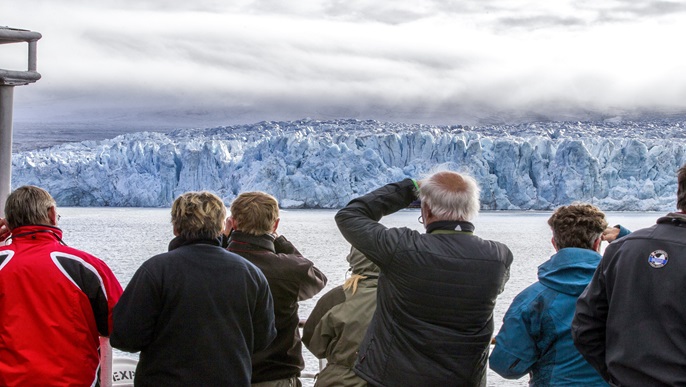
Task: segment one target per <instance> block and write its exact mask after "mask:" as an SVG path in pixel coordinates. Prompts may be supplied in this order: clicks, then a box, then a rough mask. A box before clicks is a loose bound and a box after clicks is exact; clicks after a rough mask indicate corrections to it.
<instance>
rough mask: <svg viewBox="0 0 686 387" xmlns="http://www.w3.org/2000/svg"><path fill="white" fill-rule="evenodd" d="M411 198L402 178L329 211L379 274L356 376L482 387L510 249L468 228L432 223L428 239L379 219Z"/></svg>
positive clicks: (410, 186)
mask: <svg viewBox="0 0 686 387" xmlns="http://www.w3.org/2000/svg"><path fill="white" fill-rule="evenodd" d="M416 199H417V198H416V196H415V186H414V183H413V181H412V180H410V179H406V180H403V181H401V182H398V183H393V184H388V185H386V186H384V187H381V188H379V189H377V190H375V191H373V192H371V193H369V194H367V195H364V196H362V197H360V198H357V199H354V200H353V201H351V202H350V203H349V204H348V205H347V206H346V207H345V208H343V209H342V210H340V211H339V212H338V213H337V214H336V223H337V224H338V228H339V229H340V231H341V233H342V234H343V236H344V237H345V238H346V239H347V240H348V242H349V243H350V244H351V245H353V246H355V248H357V249H358V250H360V251H361V252H362V253H363V254H364V255H365V256H367V258H369V259H370V260H371V261H373V262H374V263H376V264H377V265H378V266H379V267H380V268H381V274H380V276H379V287H378V295H377V308H376V312H375V313H374V317H373V318H372V322H371V323H370V325H369V329H368V330H367V334H366V336H365V338H364V340H363V341H362V344H361V345H360V354H359V357H358V362H357V365H356V366H355V372H356V373H357V374H358V375H360V376H361V377H362V378H363V379H365V380H367V382H369V384H372V385H377V386H389V387H390V386H393V387H395V386H481V385H484V386H485V383H486V364H487V360H488V348H489V343H490V341H491V337H492V335H493V308H494V307H495V301H496V298H497V296H498V294H499V293H500V292H502V290H503V288H504V286H505V282H506V281H507V279H508V276H509V268H510V264H511V263H512V252H511V251H510V249H508V248H507V246H505V245H504V244H502V243H499V242H494V241H489V240H484V239H481V238H479V237H478V236H476V235H474V233H473V230H474V226H473V225H472V224H471V223H469V222H458V221H454V222H453V221H446V222H433V223H431V224H430V225H428V226H427V233H426V234H423V233H420V232H418V231H415V230H412V229H409V228H406V227H400V228H388V227H386V226H384V225H383V224H381V223H379V220H380V219H381V218H382V217H383V216H384V215H389V214H392V213H394V212H397V211H399V210H401V209H404V208H407V207H408V206H409V205H410V204H411V203H412V202H413V201H415V200H416Z"/></svg>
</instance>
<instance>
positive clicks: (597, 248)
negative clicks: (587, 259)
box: [593, 234, 603, 252]
mask: <svg viewBox="0 0 686 387" xmlns="http://www.w3.org/2000/svg"><path fill="white" fill-rule="evenodd" d="M602 241H603V237H602V234H601V236H599V237H598V238H596V240H595V241H593V251H597V252H600V243H601V242H602Z"/></svg>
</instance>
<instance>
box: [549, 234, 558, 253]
mask: <svg viewBox="0 0 686 387" xmlns="http://www.w3.org/2000/svg"><path fill="white" fill-rule="evenodd" d="M550 243H552V244H553V247H554V248H555V251H560V249H558V248H557V243H555V237H554V236H553V237H552V238H550Z"/></svg>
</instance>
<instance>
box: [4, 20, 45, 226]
mask: <svg viewBox="0 0 686 387" xmlns="http://www.w3.org/2000/svg"><path fill="white" fill-rule="evenodd" d="M40 38H41V34H39V33H38V32H34V31H27V30H20V29H17V28H9V27H0V45H2V44H7V43H22V42H25V43H28V45H29V52H28V65H27V69H26V71H19V70H6V69H0V217H2V216H4V208H5V201H6V200H7V196H9V192H10V187H11V183H12V109H13V104H14V87H15V86H21V85H28V84H29V83H33V82H36V81H37V80H39V79H40V74H39V73H38V72H37V71H36V62H37V59H36V58H37V55H36V45H37V43H36V42H37V41H38V39H40Z"/></svg>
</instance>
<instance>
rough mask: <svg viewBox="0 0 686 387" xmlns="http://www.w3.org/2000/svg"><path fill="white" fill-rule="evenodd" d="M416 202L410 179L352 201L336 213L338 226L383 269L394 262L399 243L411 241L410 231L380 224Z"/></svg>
mask: <svg viewBox="0 0 686 387" xmlns="http://www.w3.org/2000/svg"><path fill="white" fill-rule="evenodd" d="M416 199H417V197H416V194H415V185H414V183H413V182H412V180H411V179H405V180H403V181H400V182H398V183H392V184H388V185H385V186H383V187H381V188H379V189H376V190H374V191H372V192H370V193H368V194H366V195H364V196H361V197H359V198H357V199H353V200H352V201H351V202H350V203H348V205H347V206H345V207H344V208H343V209H341V210H340V211H338V213H337V214H336V217H335V219H336V224H337V225H338V229H339V230H340V231H341V234H343V237H344V238H345V239H346V240H347V241H348V242H349V243H350V244H351V245H353V246H354V247H355V248H356V249H358V250H360V251H361V252H362V253H363V254H364V255H365V256H367V258H369V259H370V260H371V261H372V262H374V263H376V264H377V265H378V266H379V267H380V268H381V269H383V268H384V267H386V266H388V264H389V263H390V261H391V260H392V259H393V256H394V252H395V250H396V249H397V247H398V241H399V240H407V239H409V238H408V237H407V235H403V234H404V233H411V232H416V231H412V230H410V229H408V228H390V229H389V228H387V227H386V226H384V225H383V224H381V223H379V220H381V218H382V217H383V216H385V215H390V214H392V213H395V212H397V211H400V210H401V209H403V208H407V206H408V205H410V203H412V202H413V201H415V200H416Z"/></svg>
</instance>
